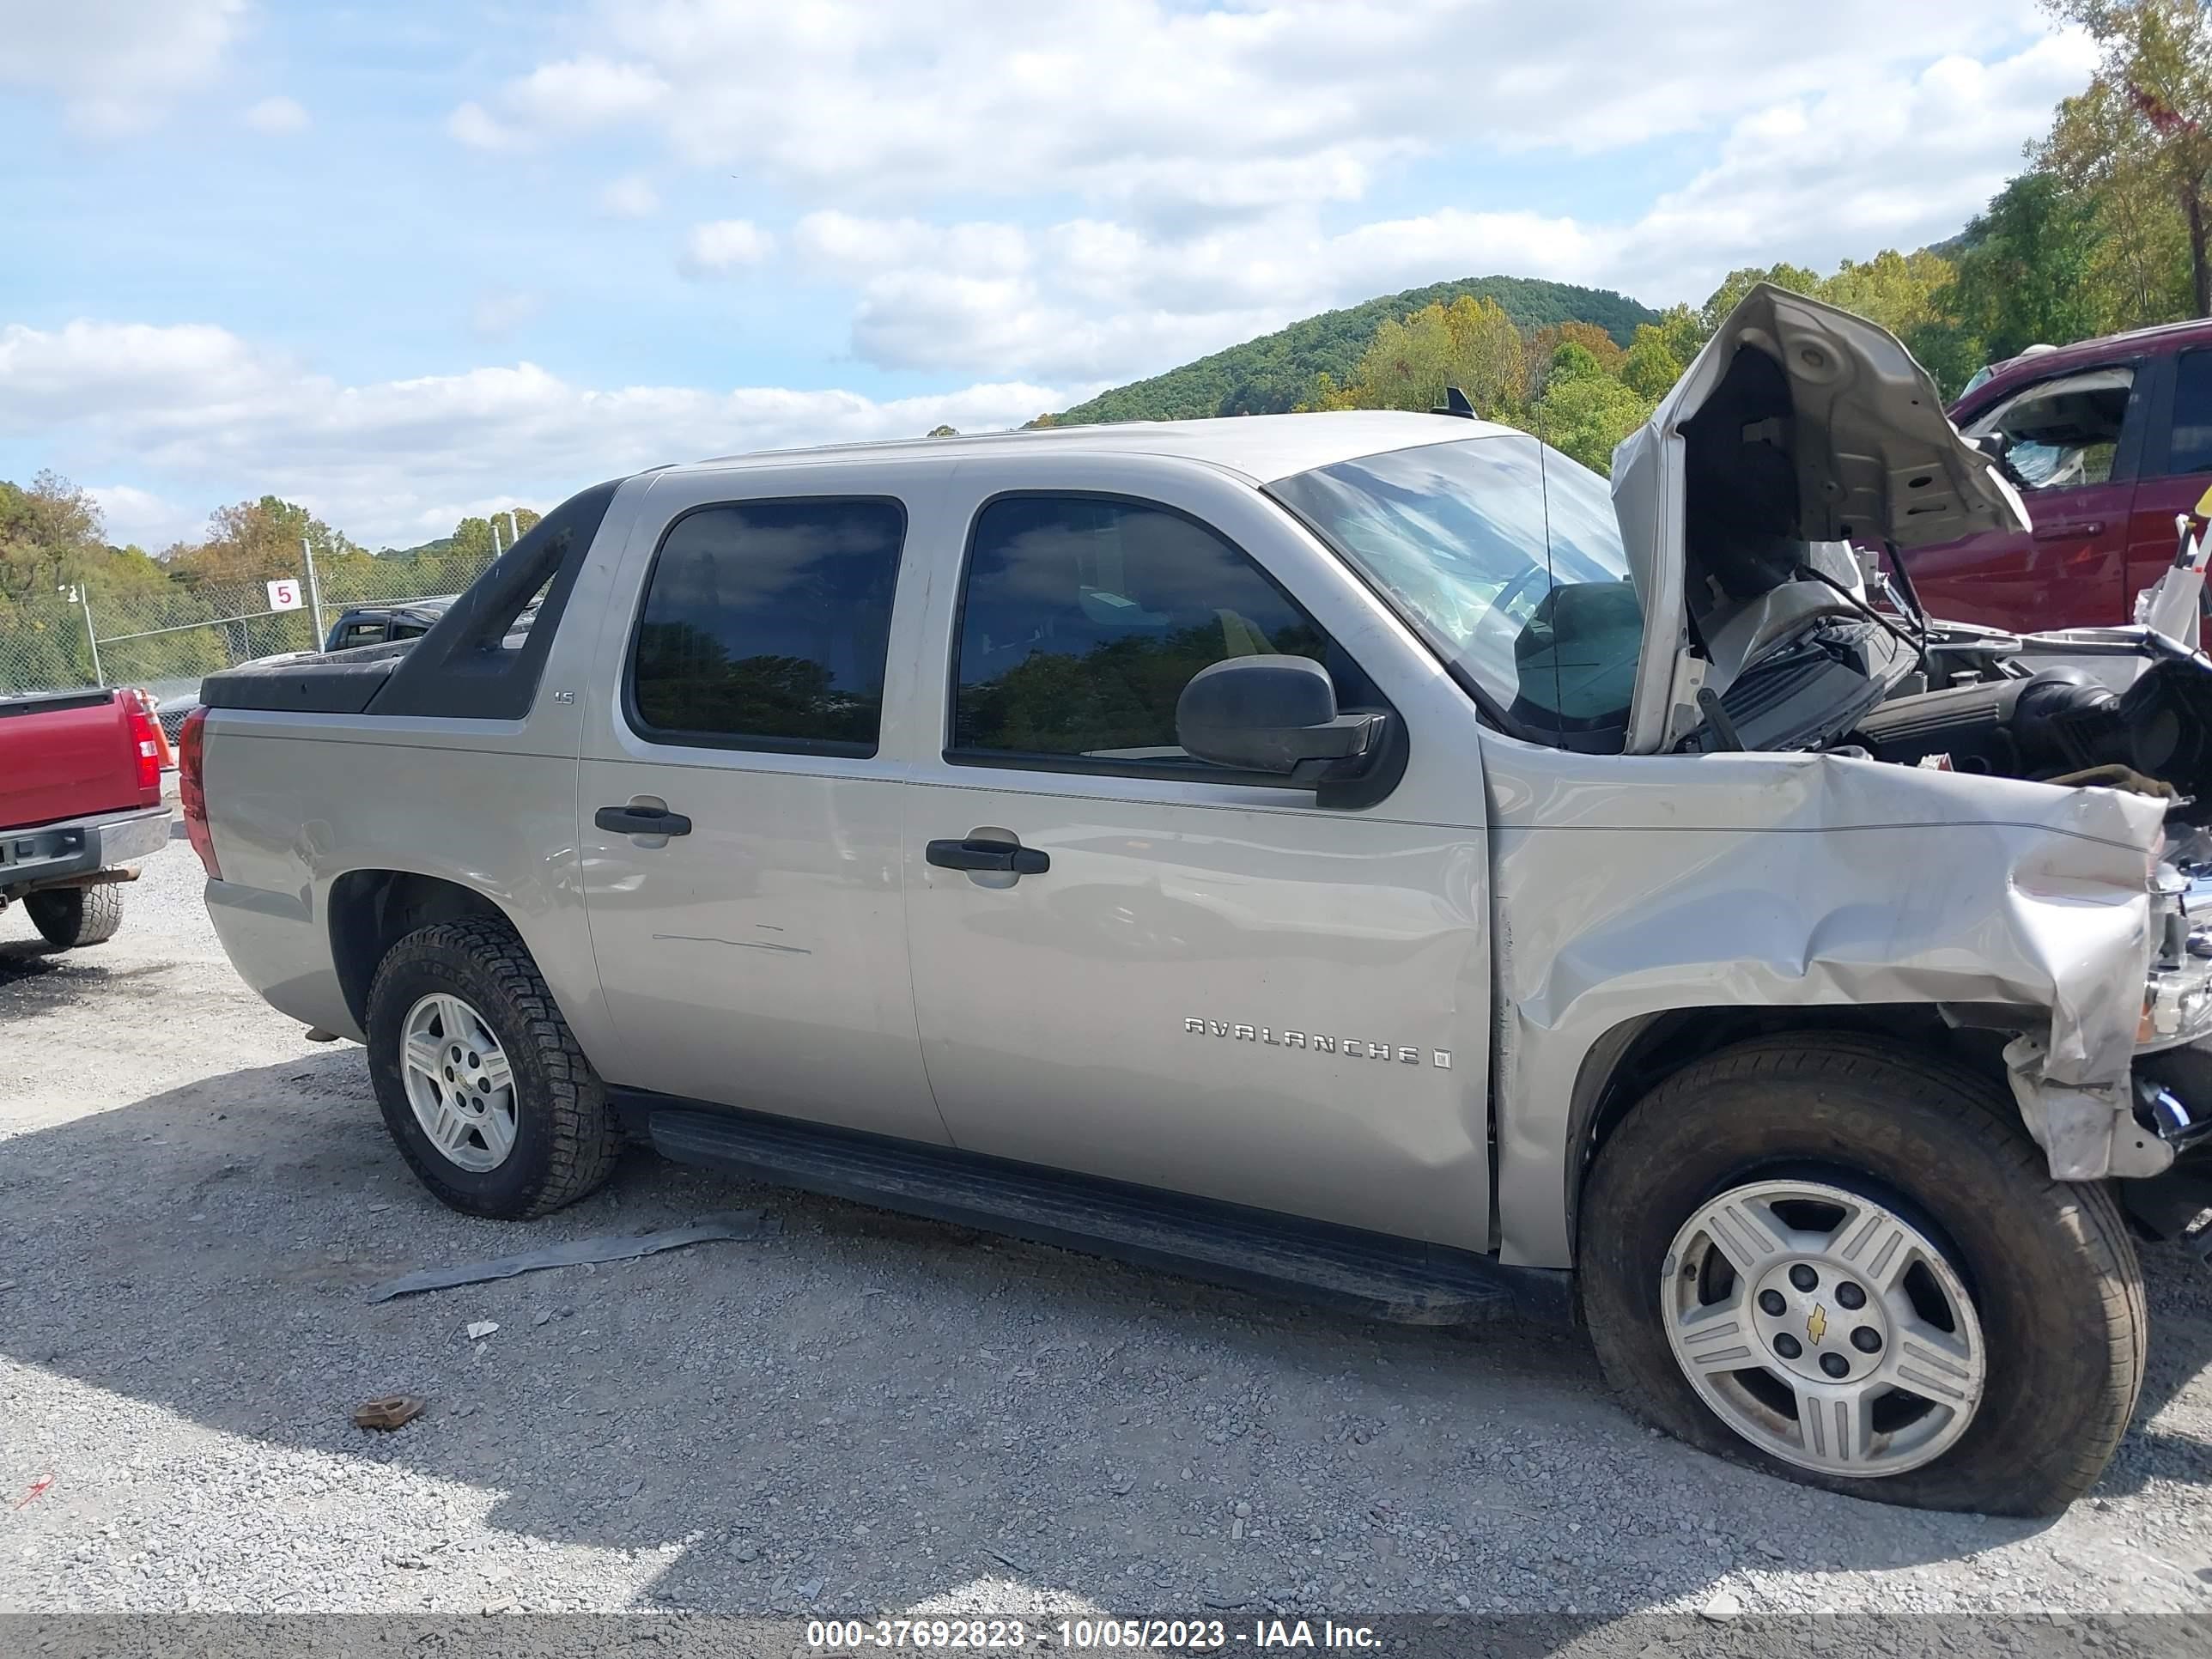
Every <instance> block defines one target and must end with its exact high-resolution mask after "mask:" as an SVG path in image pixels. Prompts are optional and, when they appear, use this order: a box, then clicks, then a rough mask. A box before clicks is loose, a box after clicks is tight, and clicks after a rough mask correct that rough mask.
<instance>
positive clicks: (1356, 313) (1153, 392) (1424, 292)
mask: <svg viewBox="0 0 2212 1659" xmlns="http://www.w3.org/2000/svg"><path fill="white" fill-rule="evenodd" d="M1462 294H1472V295H1474V296H1475V297H1476V298H1477V299H1490V300H1495V301H1497V302H1498V304H1499V305H1501V306H1503V307H1504V308H1505V314H1506V315H1507V316H1509V317H1510V318H1511V319H1513V320H1514V321H1515V322H1516V323H1517V324H1519V325H1521V326H1522V328H1527V329H1537V328H1545V327H1548V326H1550V325H1553V324H1557V323H1595V324H1596V325H1598V326H1599V327H1600V328H1602V329H1603V330H1605V331H1606V332H1607V333H1608V334H1610V335H1612V336H1613V338H1614V339H1615V340H1617V341H1619V342H1620V343H1621V344H1622V345H1624V346H1626V344H1628V343H1629V341H1630V339H1631V338H1632V337H1633V336H1634V334H1635V332H1636V325H1638V323H1656V322H1657V321H1658V320H1659V313H1657V312H1656V311H1654V310H1652V309H1651V308H1650V307H1649V306H1644V305H1638V303H1637V302H1636V301H1633V300H1631V299H1629V298H1627V297H1626V295H1620V294H1615V293H1613V292H1612V291H1611V290H1609V289H1595V288H1577V287H1575V286H1574V285H1573V284H1572V283H1547V282H1541V281H1539V280H1538V279H1536V278H1534V277H1532V276H1467V277H1462V278H1461V279H1460V280H1459V281H1458V282H1455V283H1431V285H1430V286H1429V287H1427V288H1412V289H1407V290H1406V291H1405V292H1404V293H1403V294H1386V295H1382V296H1381V297H1380V298H1377V299H1373V300H1369V301H1366V302H1365V303H1364V304H1362V305H1356V306H1352V307H1348V308H1347V309H1346V310H1343V311H1324V312H1322V313H1321V315H1319V316H1318V317H1309V318H1307V319H1305V320H1304V322H1302V323H1292V324H1291V325H1290V326H1289V327H1288V328H1285V329H1282V330H1279V331H1277V332H1275V333H1273V334H1265V335H1262V336H1261V337H1260V338H1258V339H1256V340H1247V341H1246V342H1245V343H1243V345H1238V346H1231V347H1230V348H1229V349H1228V350H1226V351H1217V352H1215V353H1214V354H1213V355H1212V356H1211V357H1200V359H1199V360H1198V361H1197V362H1194V363H1185V364H1184V365H1183V366H1182V368H1171V369H1170V370H1169V371H1168V372H1167V373H1166V374H1156V375H1154V376H1153V377H1152V379H1151V380H1138V381H1136V382H1134V383H1133V384H1132V385H1129V386H1115V388H1114V389H1113V390H1112V391H1110V392H1100V393H1099V394H1098V395H1097V397H1096V398H1092V399H1091V401H1090V402H1088V403H1084V404H1077V405H1076V406H1075V407H1074V408H1073V409H1071V410H1067V411H1066V413H1065V414H1062V415H1055V416H1053V417H1052V422H1053V424H1054V425H1055V426H1088V425H1091V424H1094V423H1096V422H1102V421H1181V420H1194V419H1198V418H1201V417H1204V416H1214V415H1279V414H1282V413H1284V412H1285V411H1286V410H1290V409H1291V408H1292V407H1293V406H1294V405H1296V404H1297V403H1298V402H1299V401H1300V400H1301V399H1303V398H1305V397H1306V396H1307V395H1308V394H1309V393H1310V392H1311V391H1312V390H1313V383H1314V376H1315V375H1316V374H1321V373H1322V371H1324V370H1326V371H1327V372H1328V373H1329V374H1332V375H1334V376H1335V377H1336V379H1337V380H1338V381H1339V382H1342V381H1344V380H1347V379H1349V378H1350V376H1351V373H1352V368H1353V366H1354V365H1355V364H1357V363H1358V361H1359V354H1360V353H1361V352H1363V351H1364V350H1365V349H1367V343H1368V341H1369V340H1370V339H1372V338H1373V337H1374V335H1375V330H1376V326H1377V325H1380V324H1381V323H1382V322H1383V320H1384V319H1386V318H1401V317H1404V316H1405V315H1406V314H1407V313H1409V312H1414V311H1419V309H1420V308H1421V307H1424V306H1425V305H1429V304H1431V303H1442V304H1444V305H1449V304H1450V303H1451V302H1452V301H1454V300H1456V299H1457V298H1459V296H1460V295H1462Z"/></svg>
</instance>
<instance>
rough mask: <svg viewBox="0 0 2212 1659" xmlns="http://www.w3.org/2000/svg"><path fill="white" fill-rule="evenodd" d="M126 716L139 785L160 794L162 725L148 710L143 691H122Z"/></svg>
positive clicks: (145, 789) (147, 790) (124, 715)
mask: <svg viewBox="0 0 2212 1659" xmlns="http://www.w3.org/2000/svg"><path fill="white" fill-rule="evenodd" d="M123 718H124V719H125V720H126V721H127V722H129V724H130V727H131V747H132V748H133V749H134V750H136V751H137V762H138V787H139V788H140V789H142V790H143V791H145V792H146V793H149V794H153V795H159V794H160V793H161V727H160V726H156V725H155V723H154V717H153V715H152V714H149V713H148V712H147V709H146V698H145V696H144V694H143V693H142V692H137V691H125V693H124V694H123Z"/></svg>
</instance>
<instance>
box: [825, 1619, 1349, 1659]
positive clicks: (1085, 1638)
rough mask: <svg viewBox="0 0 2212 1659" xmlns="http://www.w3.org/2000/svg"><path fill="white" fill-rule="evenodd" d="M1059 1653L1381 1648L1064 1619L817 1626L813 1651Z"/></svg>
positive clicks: (1301, 1631) (1323, 1636) (1324, 1627)
mask: <svg viewBox="0 0 2212 1659" xmlns="http://www.w3.org/2000/svg"><path fill="white" fill-rule="evenodd" d="M1032 1640H1034V1642H1035V1643H1036V1645H1037V1646H1038V1647H1041V1648H1042V1647H1047V1646H1054V1645H1056V1646H1059V1647H1061V1648H1066V1649H1077V1650H1118V1651H1128V1652H1144V1651H1152V1650H1158V1651H1164V1652H1170V1653H1172V1652H1186V1651H1202V1650H1223V1649H1234V1648H1238V1647H1244V1648H1365V1649H1371V1648H1376V1647H1378V1646H1380V1645H1381V1644H1379V1643H1378V1642H1377V1641H1376V1638H1375V1632H1374V1631H1373V1630H1372V1629H1370V1627H1369V1626H1365V1625H1340V1624H1338V1623H1336V1622H1335V1621H1334V1620H1329V1619H1324V1620H1321V1621H1319V1623H1318V1624H1317V1625H1316V1623H1315V1621H1313V1620H1306V1619H1259V1620H1253V1621H1252V1622H1251V1623H1250V1624H1249V1626H1232V1625H1231V1624H1230V1623H1229V1621H1227V1620H1222V1619H1063V1620H1060V1621H1059V1622H1058V1623H1057V1624H1055V1625H1047V1626H1038V1627H1036V1628H1034V1629H1033V1628H1032V1627H1030V1626H1028V1625H1026V1624H1024V1622H1023V1621H1022V1620H1018V1619H877V1620H861V1619H828V1620H823V1619H816V1620H809V1621H808V1623H807V1626H806V1643H807V1645H808V1646H809V1647H811V1648H814V1649H817V1650H823V1651H828V1652H833V1653H834V1652H840V1651H842V1652H860V1651H864V1650H868V1649H872V1648H967V1649H971V1650H972V1649H986V1650H987V1649H993V1648H998V1649H1012V1648H1024V1647H1027V1646H1029V1645H1030V1643H1031V1642H1032Z"/></svg>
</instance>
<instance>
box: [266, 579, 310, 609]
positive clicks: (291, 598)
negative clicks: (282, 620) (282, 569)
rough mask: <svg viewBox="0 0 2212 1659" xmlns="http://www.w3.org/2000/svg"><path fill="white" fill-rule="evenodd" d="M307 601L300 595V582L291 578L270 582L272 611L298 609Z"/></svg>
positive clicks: (270, 605)
mask: <svg viewBox="0 0 2212 1659" xmlns="http://www.w3.org/2000/svg"><path fill="white" fill-rule="evenodd" d="M305 604H307V601H306V600H305V599H301V597H300V584H299V583H298V582H296V581H292V580H284V581H281V582H270V584H269V608H270V610H271V611H297V610H298V609H299V608H300V607H301V605H305Z"/></svg>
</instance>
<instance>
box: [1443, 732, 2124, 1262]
mask: <svg viewBox="0 0 2212 1659" xmlns="http://www.w3.org/2000/svg"><path fill="white" fill-rule="evenodd" d="M1485 763H1486V769H1487V772H1488V776H1489V781H1490V786H1491V793H1492V804H1493V814H1494V816H1493V823H1492V828H1493V832H1494V843H1493V845H1494V866H1493V867H1494V869H1495V871H1496V876H1497V888H1496V892H1497V895H1498V898H1497V904H1496V911H1497V915H1498V929H1497V936H1496V941H1495V943H1496V955H1497V962H1498V968H1497V973H1498V991H1499V998H1500V1006H1499V1010H1498V1048H1499V1054H1498V1085H1497V1086H1498V1093H1497V1099H1498V1101H1499V1102H1500V1103H1501V1104H1500V1110H1499V1126H1498V1162H1499V1170H1498V1195H1499V1196H1498V1202H1499V1230H1500V1240H1501V1244H1502V1246H1503V1249H1504V1255H1505V1259H1506V1260H1508V1261H1516V1262H1526V1263H1530V1264H1534V1265H1543V1266H1563V1265H1565V1263H1566V1261H1567V1260H1568V1240H1567V1236H1566V1231H1565V1219H1564V1217H1563V1215H1562V1209H1563V1206H1562V1205H1561V1202H1560V1199H1561V1195H1562V1194H1563V1193H1564V1194H1565V1195H1566V1197H1567V1199H1568V1200H1569V1202H1568V1205H1567V1206H1564V1207H1565V1208H1566V1209H1568V1210H1571V1200H1572V1196H1573V1185H1574V1182H1576V1181H1577V1179H1578V1176H1579V1162H1580V1149H1579V1147H1577V1146H1570V1145H1569V1142H1570V1140H1571V1138H1572V1137H1573V1134H1574V1133H1575V1125H1574V1121H1573V1120H1574V1103H1575V1101H1576V1098H1577V1085H1578V1082H1579V1081H1580V1079H1581V1072H1582V1067H1583V1062H1584V1060H1585V1059H1586V1058H1587V1057H1589V1055H1590V1054H1591V1052H1592V1049H1593V1048H1594V1047H1595V1045H1597V1044H1598V1043H1599V1042H1600V1041H1601V1039H1602V1038H1604V1037H1605V1036H1607V1033H1609V1032H1612V1031H1613V1030H1616V1028H1619V1027H1621V1026H1622V1025H1623V1024H1624V1023H1625V1022H1631V1021H1637V1020H1639V1019H1641V1018H1644V1017H1646V1016H1650V1015H1652V1014H1657V1013H1662V1012H1669V1011H1672V1010H1674V1009H1680V1008H1685V1007H1699V1006H1716V1005H1718V1006H1758V1007H1786V1006H1833V1005H1838V1004H1843V1005H1849V1004H1869V1003H1918V1004H1929V1005H1941V1004H1953V1005H1971V1004H1985V1005H1986V1004H1999V1005H2006V1006H2011V1007H2014V1008H2017V1009H2021V1010H2023V1011H2029V1010H2032V1011H2033V1018H2034V1019H2035V1029H2033V1030H2030V1031H2028V1032H2027V1036H2030V1037H2032V1038H2033V1039H2034V1042H2035V1044H2036V1046H2037V1052H2036V1053H2035V1054H2033V1057H2032V1058H2030V1059H2027V1066H2026V1071H2025V1073H2022V1072H2020V1071H2016V1072H2015V1091H2016V1092H2017V1091H2020V1090H2021V1087H2022V1086H2023V1085H2025V1086H2026V1087H2027V1090H2028V1094H2027V1097H2026V1098H2025V1099H2024V1102H2023V1104H2024V1115H2027V1118H2028V1121H2029V1125H2030V1127H2031V1129H2032V1130H2033V1129H2036V1128H2037V1127H2038V1114H2036V1113H2033V1112H2027V1111H2025V1106H2026V1103H2027V1100H2035V1099H2039V1098H2040V1097H2039V1094H2038V1091H2043V1090H2046V1089H2049V1090H2054V1091H2062V1093H2061V1094H2057V1095H2054V1096H2052V1097H2051V1098H2052V1100H2053V1102H2054V1103H2056V1104H2057V1106H2058V1108H2059V1109H2060V1111H2061V1114H2062V1115H2063V1114H2064V1113H2065V1112H2067V1111H2071V1112H2072V1114H2073V1115H2072V1117H2071V1118H2070V1119H2069V1121H2070V1122H2072V1123H2073V1125H2074V1126H2075V1130H2076V1131H2077V1134H2076V1139H2075V1145H2076V1146H2077V1149H2078V1146H2079V1145H2080V1137H2079V1133H2078V1131H2079V1129H2080V1127H2081V1122H2082V1121H2083V1120H2082V1115H2081V1109H2080V1102H2081V1100H2082V1099H2083V1098H2085V1097H2086V1098H2090V1099H2094V1100H2098V1101H2101V1102H2103V1103H2105V1109H2106V1121H2107V1122H2108V1123H2109V1122H2112V1121H2114V1120H2113V1107H2114V1105H2115V1104H2117V1106H2118V1108H2119V1109H2120V1112H2121V1115H2122V1117H2123V1118H2124V1113H2125V1107H2126V1103H2127V1099H2128V1074H2129V1067H2130V1063H2131V1061H2132V1060H2133V1058H2134V1054H2135V1034H2136V1021H2137V1018H2138V1017H2139V1014H2140V1012H2141V1001H2142V986H2143V983H2144V977H2145V974H2146V971H2147V969H2148V965H2149V960H2150V951H2151V944H2152V940H2151V929H2150V915H2151V901H2150V895H2149V891H2148V882H2149V876H2150V872H2151V869H2152V866H2153V863H2154V849H2155V848H2157V847H2158V846H2159V845H2160V837H2161V832H2162V823H2163V817H2164V808H2163V805H2162V804H2161V803H2160V802H2158V801H2155V800H2151V799H2145V798H2143V797H2140V796H2136V795H2130V794H2127V793H2122V792H2120V791H2118V790H2112V789H2088V788H2059V787H2053V786H2051V785H2048V784H2039V783H2030V782H2023V781H2016V780H2012V779H2003V778H1990V777H1982V776H1973V775H1963V774H1959V773H1953V772H1944V771H1937V770H1933V769H1925V770H1923V769H1917V768H1910V767H1902V766H1894V765H1889V764H1887V763H1881V762H1876V761H1869V760H1858V759H1852V758H1847V757H1838V756H1832V755H1809V754H1765V753H1748V754H1747V753H1721V754H1711V755H1703V756H1697V757H1686V756H1668V757H1648V758H1647V757H1633V756H1612V757H1592V756H1588V755H1582V756H1566V755H1562V754H1559V753H1558V752H1557V751H1552V750H1541V749H1537V748H1534V747H1533V746H1531V745H1528V744H1518V743H1513V742H1510V740H1498V739H1495V738H1492V736H1491V735H1490V734H1488V733H1486V734H1485ZM2022 1052H2023V1055H2024V1056H2025V1052H2026V1051H2022ZM2067 1101H2071V1102H2073V1105H2072V1106H2070V1107H2069V1106H2067V1105H2066V1102H2067ZM2042 1115H2043V1116H2044V1117H2045V1119H2046V1120H2048V1119H2049V1116H2050V1115H2049V1114H2048V1113H2045V1114H2042ZM2046 1146H2049V1143H2047V1142H2046ZM2054 1163H2056V1159H2054ZM2096 1173H2097V1174H2100V1175H2101V1174H2103V1173H2105V1171H2103V1170H2098V1171H2096ZM2076 1178H2080V1177H2076Z"/></svg>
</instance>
